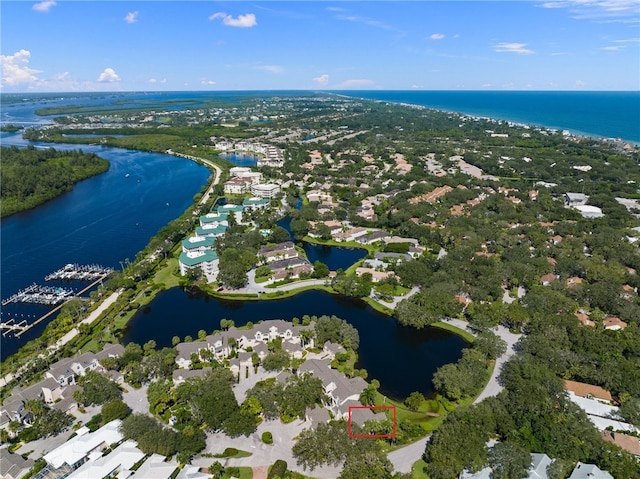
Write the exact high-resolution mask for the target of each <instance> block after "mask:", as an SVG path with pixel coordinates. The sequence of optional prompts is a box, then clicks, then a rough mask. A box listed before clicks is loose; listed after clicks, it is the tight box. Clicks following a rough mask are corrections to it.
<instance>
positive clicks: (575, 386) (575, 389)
mask: <svg viewBox="0 0 640 479" xmlns="http://www.w3.org/2000/svg"><path fill="white" fill-rule="evenodd" d="M564 388H565V389H566V390H567V391H570V392H572V393H574V394H575V395H576V396H580V397H584V398H596V399H599V400H601V401H607V402H612V401H613V398H612V397H611V393H610V392H609V391H607V390H606V389H604V388H601V387H600V386H594V385H593V384H587V383H581V382H578V381H569V380H565V382H564Z"/></svg>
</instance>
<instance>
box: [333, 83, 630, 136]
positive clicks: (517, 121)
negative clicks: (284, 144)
mask: <svg viewBox="0 0 640 479" xmlns="http://www.w3.org/2000/svg"><path fill="white" fill-rule="evenodd" d="M365 91H366V92H370V93H372V94H373V95H375V94H376V93H378V92H377V91H375V90H361V91H354V92H353V94H350V92H348V91H340V92H338V91H327V92H326V93H328V94H332V95H337V96H341V97H345V98H352V99H353V98H355V99H359V100H366V101H376V102H381V103H392V104H396V105H399V106H406V107H410V108H418V109H426V110H432V111H436V112H441V113H450V114H456V115H460V116H465V117H470V118H474V119H482V120H488V121H504V122H508V123H511V124H512V125H514V126H519V127H525V128H543V129H546V130H550V131H558V132H560V133H562V132H564V131H566V132H568V133H569V135H570V136H573V137H578V138H590V139H594V140H598V141H621V142H623V143H630V144H632V145H634V146H640V137H638V138H637V139H630V138H625V135H618V136H610V135H605V134H602V133H597V132H589V131H584V130H581V129H578V128H575V127H571V126H566V125H565V126H562V125H552V124H549V123H546V122H538V121H527V120H524V119H521V118H515V117H513V116H510V115H500V114H499V113H498V112H495V113H494V112H492V113H480V112H472V111H468V110H467V111H464V110H461V109H457V108H444V107H441V106H433V105H426V104H420V103H415V102H412V101H402V100H397V99H395V100H394V99H382V98H375V97H374V96H371V97H367V96H360V95H359V93H364V92H365ZM380 92H382V93H401V94H413V93H418V92H426V93H445V94H451V93H458V92H459V93H478V94H485V93H488V94H491V93H495V94H510V93H514V94H519V93H520V94H537V93H549V94H553V93H558V94H561V93H621V94H634V93H637V94H638V97H639V99H640V92H635V91H631V90H630V91H620V92H617V91H615V92H609V91H592V92H573V91H544V90H536V91H526V90H518V91H497V90H491V91H485V90H417V91H414V90H380ZM638 114H640V111H638ZM638 131H640V125H639V127H638Z"/></svg>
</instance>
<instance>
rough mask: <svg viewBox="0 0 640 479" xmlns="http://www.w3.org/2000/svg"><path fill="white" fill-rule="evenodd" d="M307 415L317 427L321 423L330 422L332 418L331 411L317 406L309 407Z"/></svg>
mask: <svg viewBox="0 0 640 479" xmlns="http://www.w3.org/2000/svg"><path fill="white" fill-rule="evenodd" d="M306 415H307V417H308V418H309V420H310V421H311V423H312V424H313V426H314V427H316V426H317V425H318V424H320V423H323V422H329V420H330V419H331V416H330V415H329V411H327V410H326V409H325V408H323V407H315V408H313V409H309V408H307V410H306Z"/></svg>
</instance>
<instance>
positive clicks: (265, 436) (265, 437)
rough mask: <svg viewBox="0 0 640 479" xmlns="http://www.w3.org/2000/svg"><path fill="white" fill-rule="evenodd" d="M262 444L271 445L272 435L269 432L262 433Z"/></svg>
mask: <svg viewBox="0 0 640 479" xmlns="http://www.w3.org/2000/svg"><path fill="white" fill-rule="evenodd" d="M262 442H264V443H265V444H273V435H272V434H271V433H270V432H269V431H265V432H263V433H262Z"/></svg>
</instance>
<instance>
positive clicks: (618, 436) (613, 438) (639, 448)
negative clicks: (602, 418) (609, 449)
mask: <svg viewBox="0 0 640 479" xmlns="http://www.w3.org/2000/svg"><path fill="white" fill-rule="evenodd" d="M600 435H601V436H602V439H604V440H605V441H607V442H610V443H613V444H615V445H616V446H618V447H619V448H620V449H623V450H625V451H627V452H629V453H631V454H633V455H634V456H637V457H638V458H639V459H640V439H639V438H638V437H637V436H632V435H630V434H623V433H621V432H614V431H606V430H605V431H600Z"/></svg>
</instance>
